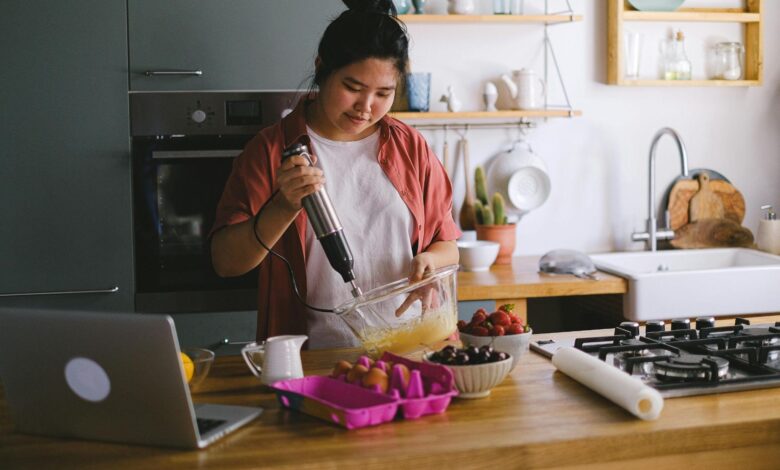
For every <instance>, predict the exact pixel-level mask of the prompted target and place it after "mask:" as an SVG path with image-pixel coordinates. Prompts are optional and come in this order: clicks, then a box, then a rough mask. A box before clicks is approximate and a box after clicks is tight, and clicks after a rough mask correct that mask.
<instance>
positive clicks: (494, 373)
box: [423, 353, 512, 398]
mask: <svg viewBox="0 0 780 470" xmlns="http://www.w3.org/2000/svg"><path fill="white" fill-rule="evenodd" d="M431 354H433V353H431ZM429 357H430V354H427V355H426V356H424V358H423V360H424V361H425V362H428V363H430V364H436V365H441V364H440V363H438V362H434V361H431V360H430V359H429ZM446 367H449V368H450V370H452V375H453V376H454V377H455V387H457V389H458V392H459V393H458V396H459V397H460V398H482V397H486V396H488V395H490V391H491V389H492V388H493V387H495V386H496V385H498V384H500V383H501V382H503V381H504V379H505V378H506V376H507V375H509V371H510V370H512V355H511V354H509V357H508V358H506V359H504V360H503V361H498V362H489V363H487V364H472V365H464V366H455V365H450V364H446Z"/></svg>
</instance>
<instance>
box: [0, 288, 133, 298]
mask: <svg viewBox="0 0 780 470" xmlns="http://www.w3.org/2000/svg"><path fill="white" fill-rule="evenodd" d="M114 292H119V287H118V286H114V287H111V288H108V289H86V290H59V291H49V292H8V293H0V297H27V296H33V295H63V294H113V293H114Z"/></svg>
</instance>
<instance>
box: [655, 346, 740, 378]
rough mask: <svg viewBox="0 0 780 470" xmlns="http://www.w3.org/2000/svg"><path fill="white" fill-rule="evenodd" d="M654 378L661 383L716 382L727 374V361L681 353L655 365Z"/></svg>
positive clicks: (715, 357)
mask: <svg viewBox="0 0 780 470" xmlns="http://www.w3.org/2000/svg"><path fill="white" fill-rule="evenodd" d="M654 366H655V375H656V378H658V379H659V380H662V381H699V380H705V381H711V382H717V381H718V380H719V379H720V378H723V377H725V376H726V374H728V372H729V361H728V360H727V359H724V358H722V357H719V356H705V355H701V354H690V353H682V354H680V355H679V356H671V357H668V358H665V359H664V360H661V361H656V362H655V364H654Z"/></svg>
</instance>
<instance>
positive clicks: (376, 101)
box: [309, 58, 398, 141]
mask: <svg viewBox="0 0 780 470" xmlns="http://www.w3.org/2000/svg"><path fill="white" fill-rule="evenodd" d="M397 81H398V71H397V70H396V68H395V65H394V62H393V61H392V60H388V59H375V58H368V59H364V60H362V61H360V62H355V63H354V64H351V65H347V66H346V67H342V68H340V69H338V70H336V71H334V72H333V73H331V74H330V76H328V78H326V79H325V83H323V84H322V86H321V87H320V92H319V95H318V96H317V103H316V112H315V113H314V114H313V115H312V119H311V122H309V125H310V126H311V127H312V128H313V129H314V130H315V131H317V133H318V134H320V135H322V136H323V137H325V138H327V139H331V140H341V141H350V140H360V139H362V138H364V137H367V136H368V135H370V134H371V133H373V132H374V130H375V126H376V123H377V121H379V120H380V119H381V118H382V117H383V116H384V115H385V114H387V112H388V111H389V110H390V106H392V104H393V98H394V96H395V86H396V83H397Z"/></svg>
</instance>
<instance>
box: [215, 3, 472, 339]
mask: <svg viewBox="0 0 780 470" xmlns="http://www.w3.org/2000/svg"><path fill="white" fill-rule="evenodd" d="M344 3H346V5H347V6H348V7H349V9H348V10H347V11H345V12H343V13H342V14H341V15H340V16H339V17H338V18H336V19H335V20H333V22H331V24H330V25H329V26H328V28H327V29H326V30H325V33H324V34H323V37H322V39H321V41H320V44H319V49H318V56H317V58H316V60H315V75H314V85H317V86H318V87H319V91H318V92H317V93H310V94H309V95H308V97H306V98H305V99H302V100H301V102H300V103H298V105H297V106H296V108H295V110H294V111H293V112H292V113H290V114H289V115H288V116H286V117H285V118H283V119H282V120H281V121H280V122H279V123H277V124H276V125H274V126H271V127H269V128H266V129H263V130H262V131H261V132H260V133H259V134H258V135H257V136H255V138H253V139H252V140H251V141H250V142H249V143H248V144H247V146H246V148H245V149H244V152H243V153H242V154H241V155H240V156H239V157H238V158H236V160H235V163H234V167H233V172H232V174H231V175H230V178H229V180H228V182H227V184H226V187H225V191H224V193H223V195H222V198H221V200H220V202H219V206H218V208H217V218H216V223H215V225H214V228H213V229H212V241H211V251H212V259H213V263H214V268H215V270H216V271H217V273H218V274H219V275H220V276H236V275H241V274H244V273H246V272H248V271H250V270H251V269H253V268H255V267H257V266H258V265H259V267H260V268H259V283H258V323H257V337H258V339H263V338H266V337H268V336H273V335H277V334H291V333H305V332H307V333H308V334H309V338H310V339H309V346H310V347H311V348H323V347H345V346H352V345H355V344H356V343H355V338H354V336H353V335H352V334H351V333H350V332H349V331H348V328H347V327H346V325H345V324H344V323H343V322H342V321H341V319H339V318H337V317H336V316H335V315H333V314H323V313H317V312H314V311H311V310H309V309H307V308H306V307H305V306H303V305H302V304H301V302H299V301H298V300H297V298H296V297H295V294H294V290H293V289H294V285H293V283H292V282H291V279H290V276H289V275H288V268H287V266H285V264H284V262H283V261H282V260H280V259H278V258H277V257H274V256H267V255H268V252H267V251H266V250H265V249H264V248H263V244H264V245H266V246H269V247H272V249H273V250H274V251H276V252H278V253H279V254H280V255H282V256H284V257H285V258H287V259H288V260H289V261H290V263H291V267H292V271H293V272H294V273H295V277H296V280H297V285H298V288H299V291H300V294H301V295H302V296H303V298H304V299H306V301H307V303H308V304H309V305H313V306H318V307H335V306H338V305H340V304H341V303H343V302H344V301H346V300H348V299H350V298H351V295H350V290H349V289H348V288H347V287H346V285H345V284H344V281H343V280H342V278H341V276H339V275H338V274H337V273H336V272H335V271H334V270H333V269H332V268H331V267H330V265H329V264H328V261H327V258H326V257H325V253H324V251H323V250H322V248H321V246H320V244H319V243H318V242H317V240H316V239H315V238H314V235H313V233H312V230H311V227H310V226H308V223H307V219H306V214H305V211H302V210H301V200H302V199H303V198H304V197H306V196H307V195H309V194H312V193H313V192H315V191H317V190H318V189H319V188H321V187H323V186H324V185H325V184H326V178H325V175H327V177H328V180H327V181H328V183H327V188H328V193H329V195H330V198H331V200H332V201H333V205H334V207H335V210H336V213H337V214H338V215H339V218H340V220H341V223H342V226H343V227H344V234H345V235H346V237H347V239H348V241H349V244H350V247H351V249H352V253H353V255H354V258H355V268H354V271H355V273H356V277H357V282H358V285H359V286H360V287H361V288H362V289H363V290H364V291H365V290H368V289H372V288H374V287H378V286H381V285H384V284H386V283H388V282H391V281H394V280H397V279H399V278H402V277H404V276H409V278H410V279H411V280H412V281H415V280H419V279H421V278H422V276H423V274H424V273H425V272H426V271H430V270H434V269H436V268H439V267H442V266H446V265H450V264H456V263H457V262H458V251H457V247H456V245H455V242H454V240H455V239H456V238H457V237H458V236H460V231H459V230H458V228H457V226H456V225H455V222H454V221H453V220H452V215H451V213H452V211H451V209H452V190H451V187H450V184H449V181H448V179H447V177H446V174H445V172H444V170H443V168H442V166H441V164H440V163H439V161H438V159H437V158H436V157H435V156H434V155H433V153H432V152H431V149H430V148H429V147H428V145H427V143H426V142H425V140H424V139H423V137H422V136H421V135H420V134H419V133H418V132H416V131H415V130H414V129H412V128H411V127H409V126H407V125H405V124H403V123H401V122H399V121H397V120H395V119H392V118H390V117H388V116H386V114H387V112H388V111H389V110H390V106H391V105H392V103H393V99H394V94H395V90H396V85H397V84H398V82H399V80H403V78H404V72H405V71H406V70H407V67H408V37H407V35H406V31H405V28H404V26H403V24H402V23H400V21H399V20H398V19H397V18H396V17H395V8H394V6H393V4H392V1H391V0H344ZM296 142H302V143H305V144H307V145H308V146H309V148H310V149H311V150H312V153H313V154H314V155H315V156H316V157H315V159H314V160H315V166H310V165H309V164H308V162H307V161H306V159H305V158H303V157H302V156H293V157H291V158H288V159H286V160H285V161H284V162H282V161H281V154H282V151H283V149H285V148H286V147H288V146H289V145H291V144H293V143H296ZM259 241H262V242H263V244H261V243H259Z"/></svg>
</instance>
